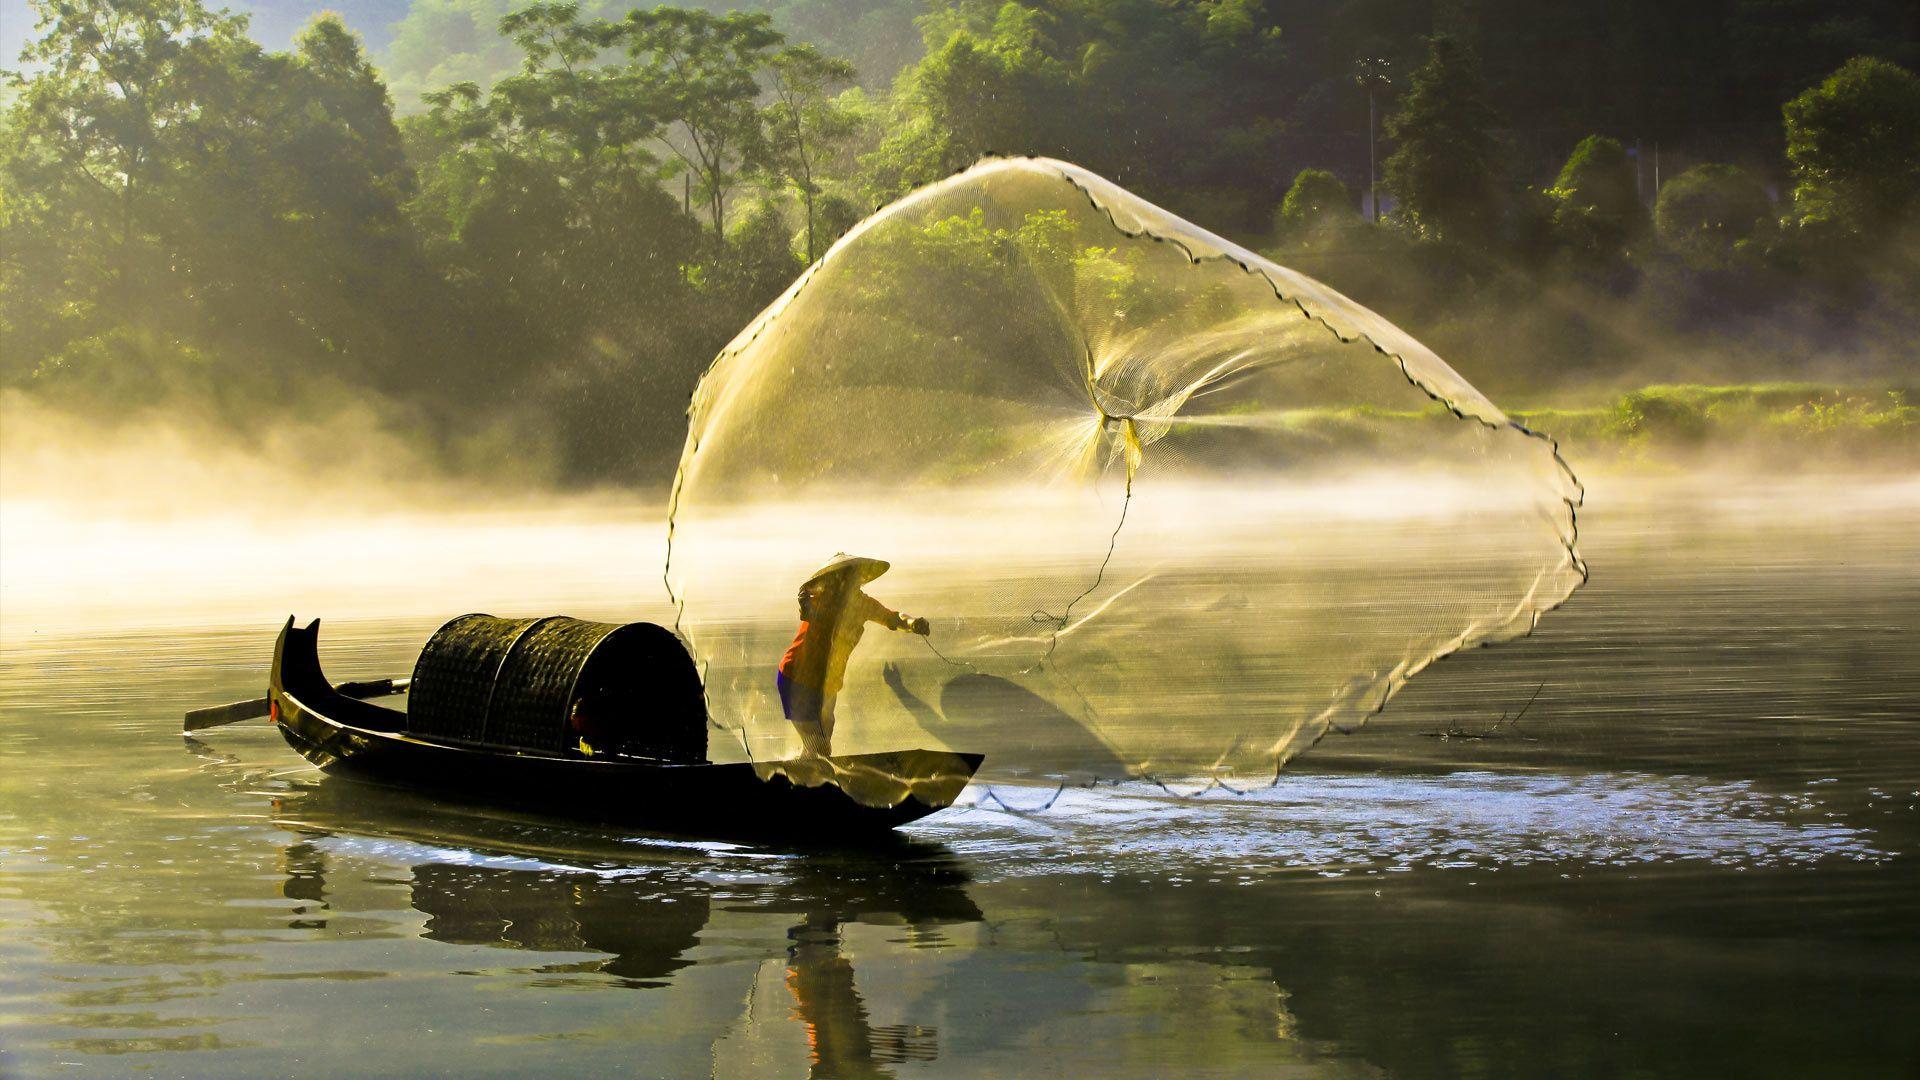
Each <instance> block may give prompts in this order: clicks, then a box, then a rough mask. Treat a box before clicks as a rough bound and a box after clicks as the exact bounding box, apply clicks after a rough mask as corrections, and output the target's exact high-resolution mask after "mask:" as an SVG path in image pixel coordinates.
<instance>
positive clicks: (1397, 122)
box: [1386, 34, 1500, 245]
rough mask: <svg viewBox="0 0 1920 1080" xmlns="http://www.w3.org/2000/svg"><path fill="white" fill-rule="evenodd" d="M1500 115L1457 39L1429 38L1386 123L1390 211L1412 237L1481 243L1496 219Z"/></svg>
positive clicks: (1475, 64) (1476, 66)
mask: <svg viewBox="0 0 1920 1080" xmlns="http://www.w3.org/2000/svg"><path fill="white" fill-rule="evenodd" d="M1498 120H1499V117H1498V114H1496V113H1495V112H1494V109H1493V106H1492V105H1491V104H1489V103H1488V101H1487V91H1486V83H1485V81H1484V80H1483V79H1482V78H1481V75H1480V66H1479V63H1478V61H1476V60H1475V59H1474V57H1473V54H1472V53H1471V52H1470V51H1469V50H1468V49H1467V47H1466V46H1465V45H1463V44H1461V43H1460V42H1459V41H1458V40H1456V39H1454V38H1452V37H1450V36H1448V35H1445V34H1438V35H1435V36H1434V37H1432V38H1430V39H1428V42H1427V61H1426V63H1425V64H1423V65H1422V66H1421V67H1420V68H1419V69H1418V70H1417V71H1415V72H1414V73H1413V78H1412V85H1411V86H1410V87H1409V88H1408V90H1407V93H1406V94H1405V95H1404V96H1403V97H1402V98H1401V99H1400V109H1399V111H1398V112H1396V113H1395V114H1394V115H1393V116H1392V117H1391V118H1390V119H1389V120H1388V121H1387V134H1388V136H1389V137H1390V138H1392V139H1393V140H1394V141H1395V142H1396V143H1397V144H1398V146H1397V147H1396V149H1395V150H1394V152H1393V154H1392V156H1390V157H1388V158H1387V163H1386V186H1387V190H1389V191H1391V192H1392V193H1393V195H1394V197H1395V198H1397V199H1399V201H1400V205H1399V207H1398V208H1397V209H1396V211H1395V213H1396V214H1397V215H1398V216H1399V217H1400V218H1401V220H1402V221H1404V222H1405V223H1406V224H1407V226H1408V227H1409V228H1411V229H1412V230H1413V231H1414V232H1415V233H1416V234H1417V235H1420V236H1423V237H1425V238H1427V239H1432V240H1448V241H1457V242H1462V243H1466V244H1470V245H1484V244H1486V243H1487V242H1489V241H1490V240H1491V239H1492V237H1493V234H1494V229H1495V227H1496V226H1497V224H1498V221H1499V217H1500V191H1499V143H1498V142H1497V140H1496V139H1495V138H1494V135H1493V127H1494V125H1495V124H1496V123H1497V122H1498Z"/></svg>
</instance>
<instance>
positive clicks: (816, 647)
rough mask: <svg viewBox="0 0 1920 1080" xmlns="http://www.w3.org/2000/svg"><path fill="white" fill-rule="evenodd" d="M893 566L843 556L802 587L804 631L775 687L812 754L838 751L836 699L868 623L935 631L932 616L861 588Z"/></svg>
mask: <svg viewBox="0 0 1920 1080" xmlns="http://www.w3.org/2000/svg"><path fill="white" fill-rule="evenodd" d="M890 565H891V564H889V563H886V562H882V561H881V560H879V559H868V558H862V557H861V556H858V555H846V554H841V555H837V556H835V557H834V559H833V561H832V562H830V563H828V564H827V565H825V566H823V567H821V568H820V569H818V570H816V571H814V573H813V575H812V576H811V577H809V578H807V580H806V581H804V582H802V583H801V585H800V632H799V633H797V634H795V635H794V636H793V644H792V645H789V646H787V654H786V655H785V656H783V657H781V658H780V671H779V674H777V675H775V676H774V685H775V686H777V687H778V688H779V690H780V707H781V709H783V710H784V711H785V712H786V714H787V720H788V722H790V723H792V724H793V726H794V728H795V730H797V731H799V732H800V743H801V745H802V747H804V749H805V753H806V755H807V756H808V757H826V756H827V755H828V754H830V753H832V745H833V701H834V698H835V697H836V696H837V695H838V694H839V693H840V686H841V684H842V683H843V682H845V681H846V676H847V659H848V658H849V657H850V656H852V655H853V647H854V646H855V645H858V644H860V638H861V635H863V634H865V633H866V632H867V624H868V623H870V622H873V623H879V624H880V625H881V626H884V627H886V628H887V629H889V630H905V631H909V632H911V633H915V634H919V635H920V636H922V637H925V636H926V635H928V634H930V633H932V632H933V627H932V626H931V625H930V624H929V623H928V622H927V620H925V619H915V618H910V617H908V616H906V615H902V614H900V613H899V612H897V611H894V610H893V609H892V608H889V607H887V606H886V605H885V604H882V603H881V602H880V601H878V600H875V599H874V598H873V597H871V596H868V595H867V594H866V593H864V592H862V591H860V587H861V586H862V585H865V584H866V583H868V582H870V581H872V580H873V579H875V578H877V577H879V576H880V575H881V574H884V573H886V572H887V570H888V568H889V567H890Z"/></svg>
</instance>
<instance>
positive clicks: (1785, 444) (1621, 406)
mask: <svg viewBox="0 0 1920 1080" xmlns="http://www.w3.org/2000/svg"><path fill="white" fill-rule="evenodd" d="M1916 402H1920V391H1916V390H1915V389H1913V388H1906V387H1859V386H1836V385H1832V384H1825V383H1756V384H1748V385H1735V386H1703V385H1697V384H1677V385H1659V386H1646V387H1642V388H1640V389H1637V390H1631V391H1628V392H1626V393H1622V394H1620V395H1619V396H1617V397H1615V398H1613V399H1612V400H1609V401H1605V402H1602V403H1598V404H1595V405H1592V406H1587V407H1571V408H1568V407H1559V408H1538V409H1527V408H1515V409H1511V410H1509V412H1510V413H1511V415H1513V416H1514V417H1515V418H1516V419H1518V420H1520V421H1522V422H1523V423H1526V424H1527V425H1529V426H1530V427H1534V428H1536V429H1538V430H1541V431H1546V432H1549V433H1551V434H1552V435H1553V436H1554V437H1556V438H1558V439H1559V440H1560V443H1561V446H1562V447H1563V448H1564V449H1565V450H1566V452H1567V453H1568V454H1569V455H1571V456H1577V457H1579V458H1581V459H1584V460H1588V461H1594V460H1598V461H1600V462H1606V463H1622V464H1624V463H1632V462H1635V461H1644V462H1647V463H1651V464H1657V463H1659V462H1663V461H1674V462H1681V461H1687V460H1690V459H1692V458H1694V457H1695V456H1700V455H1712V456H1724V457H1726V458H1727V459H1728V461H1729V463H1733V462H1757V463H1763V464H1769V465H1779V466H1789V467H1790V466H1792V465H1795V464H1808V465H1821V466H1828V465H1836V464H1857V465H1862V466H1874V465H1885V466H1888V467H1896V466H1898V467H1912V466H1913V465H1914V463H1915V462H1916V461H1920V405H1916Z"/></svg>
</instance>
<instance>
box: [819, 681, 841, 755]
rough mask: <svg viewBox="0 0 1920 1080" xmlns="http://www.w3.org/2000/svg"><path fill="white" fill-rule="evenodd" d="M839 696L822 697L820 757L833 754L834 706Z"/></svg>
mask: <svg viewBox="0 0 1920 1080" xmlns="http://www.w3.org/2000/svg"><path fill="white" fill-rule="evenodd" d="M839 697H840V695H839V694H822V695H820V756H822V757H825V756H826V755H828V754H831V753H833V705H834V702H835V701H836V700H837V699H838V698H839Z"/></svg>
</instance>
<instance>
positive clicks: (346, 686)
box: [186, 679, 413, 731]
mask: <svg viewBox="0 0 1920 1080" xmlns="http://www.w3.org/2000/svg"><path fill="white" fill-rule="evenodd" d="M411 685H413V680H412V679H374V680H373V681H371V682H349V683H341V684H340V685H339V686H336V687H334V689H335V690H338V691H340V692H341V693H343V694H345V695H347V696H348V697H350V698H376V697H386V696H387V695H388V694H404V693H406V692H407V688H408V687H409V686H411ZM265 715H267V699H266V698H254V699H253V700H251V701H236V702H233V703H232V704H230V705H213V706H210V707H208V708H205V709H195V710H193V711H192V712H190V713H188V714H187V726H186V730H187V731H205V730H206V729H208V728H212V727H219V726H220V725H222V724H237V723H239V722H240V721H242V720H252V719H254V718H256V717H261V716H265Z"/></svg>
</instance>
